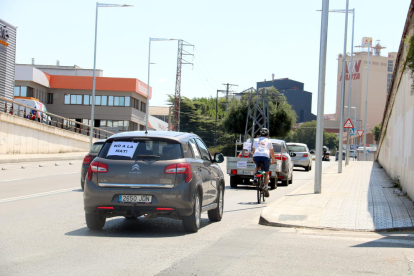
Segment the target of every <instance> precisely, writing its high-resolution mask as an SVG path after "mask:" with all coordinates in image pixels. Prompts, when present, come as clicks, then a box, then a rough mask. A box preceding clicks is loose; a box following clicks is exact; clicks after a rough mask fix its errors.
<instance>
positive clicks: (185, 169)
mask: <svg viewBox="0 0 414 276" xmlns="http://www.w3.org/2000/svg"><path fill="white" fill-rule="evenodd" d="M164 172H165V173H166V174H185V182H186V183H188V182H190V180H191V178H192V177H193V175H192V172H191V166H190V164H189V163H178V164H171V165H168V166H167V167H165V170H164Z"/></svg>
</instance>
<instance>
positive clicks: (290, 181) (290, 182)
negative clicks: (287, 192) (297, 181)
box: [289, 172, 293, 184]
mask: <svg viewBox="0 0 414 276" xmlns="http://www.w3.org/2000/svg"><path fill="white" fill-rule="evenodd" d="M292 183H293V172H292V174H291V175H290V179H289V184H292Z"/></svg>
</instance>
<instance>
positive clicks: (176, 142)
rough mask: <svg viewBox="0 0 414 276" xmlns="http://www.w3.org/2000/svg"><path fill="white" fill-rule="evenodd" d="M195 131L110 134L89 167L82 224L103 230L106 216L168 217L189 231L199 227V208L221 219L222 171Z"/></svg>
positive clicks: (213, 218) (218, 155)
mask: <svg viewBox="0 0 414 276" xmlns="http://www.w3.org/2000/svg"><path fill="white" fill-rule="evenodd" d="M223 160H224V156H223V155H222V154H221V153H215V154H214V157H213V158H212V157H211V155H210V152H209V151H208V149H207V147H206V145H205V144H204V142H203V141H202V140H201V139H200V137H198V136H197V135H195V134H191V133H183V132H173V131H150V132H148V133H147V132H144V131H133V132H123V133H120V134H116V135H113V136H111V137H109V138H108V139H107V140H106V141H105V144H104V145H103V147H102V149H101V151H100V152H99V154H98V156H97V157H96V158H95V159H94V160H93V161H92V163H91V164H90V166H89V169H88V173H87V175H86V178H85V190H84V194H83V199H84V209H85V219H86V224H87V226H88V228H89V229H91V230H101V229H102V228H103V226H104V225H105V221H106V218H110V217H115V216H124V217H125V218H127V219H136V218H137V217H139V216H145V217H146V218H155V217H170V218H175V219H180V220H182V221H183V226H184V229H185V230H186V231H187V232H197V231H198V229H199V228H200V219H201V218H200V217H201V212H204V211H208V218H209V219H210V221H220V220H221V218H222V216H223V207H224V187H225V182H224V175H223V172H222V171H221V169H220V167H219V165H218V163H221V162H223Z"/></svg>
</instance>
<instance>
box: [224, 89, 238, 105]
mask: <svg viewBox="0 0 414 276" xmlns="http://www.w3.org/2000/svg"><path fill="white" fill-rule="evenodd" d="M223 85H225V86H227V89H226V112H227V110H228V109H229V92H230V91H229V89H230V87H231V86H238V85H237V84H230V83H223Z"/></svg>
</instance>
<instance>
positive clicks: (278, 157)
mask: <svg viewBox="0 0 414 276" xmlns="http://www.w3.org/2000/svg"><path fill="white" fill-rule="evenodd" d="M275 158H276V159H277V160H282V161H286V160H287V157H286V156H284V155H282V154H275Z"/></svg>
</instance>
